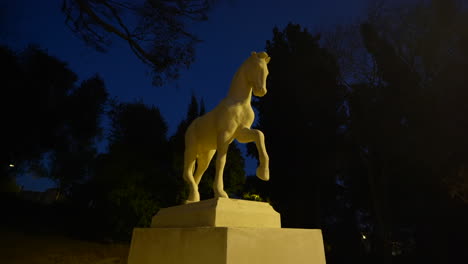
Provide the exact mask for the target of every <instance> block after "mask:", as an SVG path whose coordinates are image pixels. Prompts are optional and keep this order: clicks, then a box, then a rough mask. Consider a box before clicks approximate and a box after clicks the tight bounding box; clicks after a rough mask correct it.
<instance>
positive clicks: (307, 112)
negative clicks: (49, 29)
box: [0, 0, 468, 263]
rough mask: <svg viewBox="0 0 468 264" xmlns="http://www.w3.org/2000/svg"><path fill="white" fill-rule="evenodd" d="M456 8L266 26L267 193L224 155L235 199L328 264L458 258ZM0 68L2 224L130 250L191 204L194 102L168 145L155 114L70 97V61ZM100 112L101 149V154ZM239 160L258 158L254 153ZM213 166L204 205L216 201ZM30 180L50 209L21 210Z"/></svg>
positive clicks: (460, 163) (261, 104)
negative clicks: (313, 241)
mask: <svg viewBox="0 0 468 264" xmlns="http://www.w3.org/2000/svg"><path fill="white" fill-rule="evenodd" d="M104 2H106V1H104ZM465 2H466V1H456V0H433V1H411V2H405V3H403V4H398V5H396V4H393V3H391V4H393V5H386V4H385V1H375V3H374V4H375V5H372V6H370V8H369V11H368V15H367V17H365V18H364V19H362V20H360V21H358V22H356V23H354V24H350V25H345V26H340V27H337V28H336V29H335V30H334V31H331V32H324V33H323V34H315V33H312V32H310V31H309V30H307V29H305V28H303V27H302V26H300V25H295V24H289V25H287V26H286V27H285V28H284V29H279V28H275V29H273V37H272V39H271V40H268V41H267V44H266V51H267V52H268V54H269V55H270V56H271V57H272V60H271V62H270V63H269V71H270V75H269V77H268V80H267V81H268V83H267V87H268V94H267V95H266V96H265V97H263V98H261V99H254V100H255V102H254V106H255V107H256V109H257V112H258V116H257V118H258V120H257V123H256V126H258V127H259V128H260V129H261V130H262V131H263V132H264V133H265V137H266V145H267V150H268V152H269V156H270V171H271V180H270V181H269V182H262V181H260V180H258V179H256V178H254V177H245V172H244V170H243V168H244V159H243V157H242V155H241V153H240V150H239V148H238V147H237V146H236V145H235V144H233V145H231V147H230V149H229V153H228V156H227V157H228V161H227V164H226V169H225V186H226V190H227V191H228V192H229V194H230V195H231V197H234V198H242V197H244V198H246V199H253V200H263V201H268V202H270V203H271V204H272V205H273V206H274V208H275V209H276V210H278V211H279V212H280V213H281V217H282V224H283V227H294V228H321V229H322V231H323V235H324V243H325V250H326V254H327V263H420V262H421V263H461V262H463V260H466V259H468V255H467V254H468V251H467V250H466V249H467V248H468V225H467V223H468V172H467V171H468V169H467V166H468V152H467V150H468V140H467V138H468V137H467V135H468V108H467V105H468V104H466V102H467V101H468V89H466V88H467V85H468V79H467V78H468V72H467V71H468V30H467V29H468V14H467V5H466V3H465ZM389 3H390V2H387V4H389ZM0 56H1V60H0V63H1V64H2V68H3V69H6V71H3V72H2V73H1V74H3V75H2V76H3V79H2V81H3V83H4V84H5V86H3V87H2V89H3V94H2V96H1V97H0V99H1V104H0V107H2V111H1V113H0V114H1V115H2V120H3V121H4V124H5V127H6V131H7V135H8V136H7V137H3V138H2V139H1V142H2V149H1V150H0V151H1V152H0V162H1V164H2V165H1V166H2V167H1V168H0V173H1V175H0V176H1V178H0V179H1V187H2V190H3V191H8V192H10V193H11V192H16V195H8V196H5V199H4V200H3V201H4V205H5V207H4V208H5V210H7V211H10V212H12V213H11V214H8V216H7V217H6V218H2V220H3V221H7V222H8V223H9V224H10V225H11V226H16V227H22V228H29V229H36V230H37V229H39V230H45V231H46V232H51V230H55V231H59V232H66V233H68V234H72V235H75V236H79V237H82V238H92V239H99V240H102V239H119V240H127V241H128V239H129V237H130V232H131V230H132V228H133V227H135V226H148V225H149V223H150V221H151V217H152V216H153V215H154V214H155V213H156V212H157V211H158V209H159V208H161V207H166V206H172V205H176V204H179V203H180V202H181V201H183V200H184V199H185V197H186V195H187V189H186V186H185V184H184V182H183V179H182V166H183V151H184V139H183V138H184V133H185V130H186V129H187V127H188V125H189V124H190V123H191V122H192V121H193V120H194V119H195V118H197V117H198V116H200V115H202V114H203V113H205V107H204V104H203V101H199V100H197V99H196V97H195V96H193V97H192V98H191V101H190V103H189V105H188V110H187V114H186V117H185V119H184V120H183V121H181V123H180V124H179V126H178V128H177V131H176V132H175V133H174V135H168V134H167V124H166V122H165V120H164V118H163V116H162V115H161V113H160V111H159V109H158V108H157V107H154V106H147V105H145V104H143V103H141V102H133V103H123V102H117V101H112V100H107V92H106V89H105V86H104V83H103V81H102V80H101V79H100V78H99V77H98V76H96V77H93V78H90V79H89V80H86V81H83V82H82V83H81V84H79V85H78V84H76V81H77V77H76V75H75V74H74V73H73V72H72V71H71V70H69V69H68V68H67V67H66V64H65V63H63V62H61V61H59V60H57V59H55V58H53V57H51V56H49V55H47V53H45V52H43V51H41V50H40V49H38V48H34V47H30V48H28V49H26V50H25V51H24V52H20V53H15V52H13V51H11V50H9V49H7V48H2V49H1V54H0ZM106 102H107V103H106ZM104 109H107V111H104ZM103 114H107V115H108V117H109V119H110V121H111V125H110V131H109V133H108V134H106V135H105V137H106V139H107V141H108V150H107V151H106V152H105V153H97V152H96V149H95V140H96V139H97V138H99V135H100V131H101V130H102V128H100V126H99V124H100V122H99V120H100V117H101V116H102V115H103ZM3 146H4V147H3ZM248 152H249V154H250V155H252V156H254V157H255V156H256V149H255V147H253V146H252V145H249V146H248ZM9 164H14V165H15V167H9V166H8V165H9ZM210 166H211V167H210V168H209V169H208V170H207V172H206V173H205V175H204V178H203V179H202V182H201V184H200V192H201V196H202V198H203V199H206V198H210V197H212V195H213V193H212V190H211V184H212V181H213V174H214V168H213V164H211V165H210ZM26 171H27V172H29V173H35V174H36V175H38V176H42V177H49V178H51V179H53V180H54V181H56V183H57V187H58V188H57V194H58V195H57V197H56V199H57V201H56V202H55V203H52V205H37V204H32V203H30V202H28V201H27V200H24V199H23V200H21V199H18V198H17V197H21V193H22V192H19V190H18V189H17V186H15V184H14V177H15V176H16V175H18V174H19V173H21V172H22V173H25V172H26ZM23 193H24V192H23ZM13 212H14V213H13ZM31 215H34V217H35V218H34V221H31V220H30V219H31ZM51 223H52V224H51Z"/></svg>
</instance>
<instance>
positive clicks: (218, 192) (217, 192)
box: [215, 190, 229, 198]
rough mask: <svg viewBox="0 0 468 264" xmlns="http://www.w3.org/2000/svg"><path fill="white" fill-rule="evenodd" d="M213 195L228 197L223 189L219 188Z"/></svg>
mask: <svg viewBox="0 0 468 264" xmlns="http://www.w3.org/2000/svg"><path fill="white" fill-rule="evenodd" d="M215 197H216V198H219V197H221V198H229V195H228V194H227V193H226V192H225V191H224V190H221V191H215Z"/></svg>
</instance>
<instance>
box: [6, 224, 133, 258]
mask: <svg viewBox="0 0 468 264" xmlns="http://www.w3.org/2000/svg"><path fill="white" fill-rule="evenodd" d="M0 237H1V239H0V262H1V263H5V264H125V263H127V256H128V250H129V245H128V244H101V243H96V242H87V241H80V240H73V239H69V238H65V237H60V236H49V235H36V234H34V235H33V234H26V233H21V232H13V231H8V230H0Z"/></svg>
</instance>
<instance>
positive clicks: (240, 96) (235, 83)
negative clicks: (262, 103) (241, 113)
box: [226, 69, 252, 103]
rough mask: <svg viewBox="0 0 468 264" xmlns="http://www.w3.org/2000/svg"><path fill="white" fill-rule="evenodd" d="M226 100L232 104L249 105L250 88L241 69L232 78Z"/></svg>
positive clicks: (250, 97)
mask: <svg viewBox="0 0 468 264" xmlns="http://www.w3.org/2000/svg"><path fill="white" fill-rule="evenodd" d="M226 99H229V100H230V101H234V102H246V103H250V100H251V99H252V87H250V85H249V84H248V82H247V78H246V77H245V75H244V73H243V72H242V69H239V70H238V71H237V72H236V74H235V75H234V78H232V82H231V87H230V88H229V92H228V96H227V98H226Z"/></svg>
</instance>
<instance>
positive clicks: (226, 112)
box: [183, 52, 270, 203]
mask: <svg viewBox="0 0 468 264" xmlns="http://www.w3.org/2000/svg"><path fill="white" fill-rule="evenodd" d="M268 62H270V57H269V56H268V54H267V53H266V52H260V53H256V52H252V54H251V56H250V57H249V58H248V59H247V60H246V61H245V62H244V63H243V64H242V65H241V67H240V68H239V69H238V70H237V72H236V74H235V75H234V78H233V79H232V82H231V87H230V89H229V92H228V95H227V97H225V98H224V99H223V100H222V101H221V102H220V103H219V104H218V105H217V106H216V107H215V108H214V109H213V110H212V111H210V112H208V113H206V114H205V115H203V116H200V117H199V118H197V119H195V120H194V121H193V122H192V124H190V126H189V127H188V129H187V132H186V134H185V154H184V175H183V176H184V179H185V180H186V181H187V182H188V184H189V188H190V193H189V196H188V199H187V201H186V202H187V203H192V202H198V201H200V194H199V192H198V184H199V183H200V180H201V178H202V176H203V173H204V172H205V170H206V169H207V168H208V165H209V164H210V161H211V159H212V158H213V156H214V154H215V153H216V152H218V155H217V156H216V173H215V179H214V183H213V190H214V194H215V196H216V197H225V198H228V195H227V193H226V192H225V191H224V184H223V171H224V165H225V164H226V153H227V150H228V147H229V144H230V143H231V142H232V141H233V140H234V139H237V141H239V142H241V143H248V142H255V144H256V146H257V150H258V154H259V159H260V165H259V167H258V168H257V177H258V178H260V179H262V180H264V181H268V180H269V178H270V172H269V169H268V154H267V152H266V148H265V139H264V136H263V133H262V132H261V131H260V130H257V129H251V128H250V127H251V126H252V124H253V121H254V119H255V113H254V111H253V109H252V106H251V105H250V102H251V99H252V93H253V94H254V95H255V96H258V97H262V96H264V95H265V94H266V93H267V89H266V78H267V76H268V68H267V64H268ZM195 164H196V170H195Z"/></svg>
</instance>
